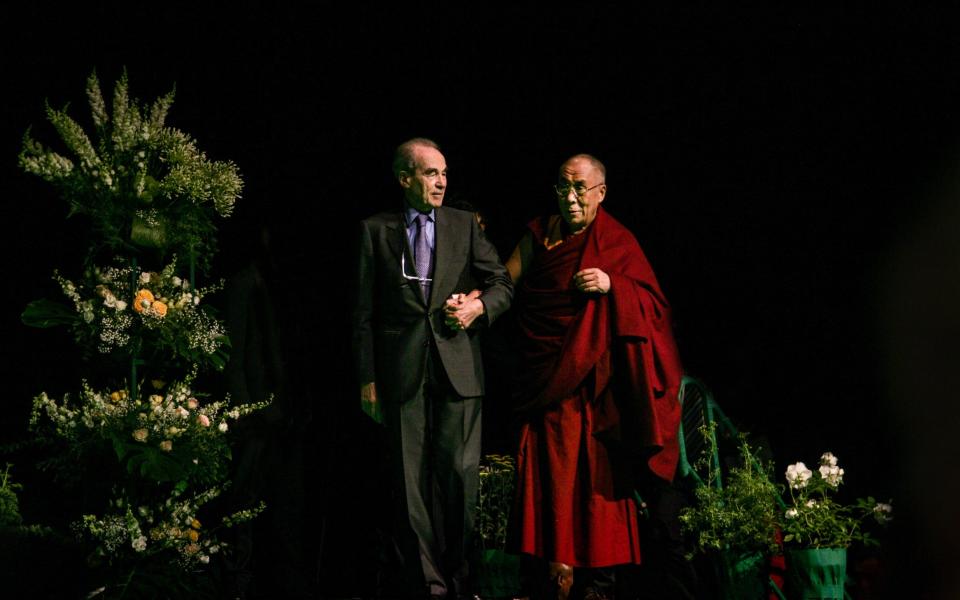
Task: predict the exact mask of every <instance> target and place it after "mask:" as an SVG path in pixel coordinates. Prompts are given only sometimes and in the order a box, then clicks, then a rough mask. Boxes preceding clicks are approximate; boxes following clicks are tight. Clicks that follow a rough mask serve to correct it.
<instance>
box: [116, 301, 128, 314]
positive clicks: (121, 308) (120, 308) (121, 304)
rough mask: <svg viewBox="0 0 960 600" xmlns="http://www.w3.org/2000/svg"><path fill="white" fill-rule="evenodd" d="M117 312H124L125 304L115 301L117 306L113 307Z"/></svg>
mask: <svg viewBox="0 0 960 600" xmlns="http://www.w3.org/2000/svg"><path fill="white" fill-rule="evenodd" d="M114 308H116V309H117V310H118V311H121V310H126V308H127V303H126V302H125V301H123V300H117V304H116V305H115V306H114Z"/></svg>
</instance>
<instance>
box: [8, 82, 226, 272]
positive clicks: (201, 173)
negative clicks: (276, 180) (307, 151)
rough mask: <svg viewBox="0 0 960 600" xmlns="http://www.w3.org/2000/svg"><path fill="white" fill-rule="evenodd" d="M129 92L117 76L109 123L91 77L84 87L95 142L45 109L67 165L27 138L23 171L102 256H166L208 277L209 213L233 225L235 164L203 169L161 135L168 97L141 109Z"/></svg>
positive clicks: (167, 134)
mask: <svg viewBox="0 0 960 600" xmlns="http://www.w3.org/2000/svg"><path fill="white" fill-rule="evenodd" d="M128 87H129V85H128V80H127V75H126V73H124V74H123V75H122V76H121V77H120V79H119V80H118V81H117V83H116V86H115V88H114V92H113V102H112V105H111V110H112V114H111V110H108V108H107V103H106V102H105V101H104V98H103V93H102V91H101V88H100V82H99V80H98V79H97V75H96V73H93V74H91V75H90V77H89V78H88V79H87V86H86V95H87V100H88V102H89V104H90V112H91V116H92V119H93V125H94V132H95V135H94V136H92V137H91V136H88V135H87V133H86V132H85V131H84V129H83V127H81V126H80V124H79V123H77V122H76V121H75V120H74V119H73V118H71V117H70V116H69V115H68V114H67V111H66V109H63V110H56V109H54V108H51V107H50V106H49V105H48V106H47V109H46V112H47V120H48V121H49V122H50V123H51V124H52V125H53V127H54V129H55V130H56V131H57V133H58V134H59V135H60V138H61V140H62V141H63V144H64V145H65V146H66V149H67V152H68V154H69V156H65V155H63V154H61V153H59V152H56V151H54V150H50V149H48V148H46V147H44V146H43V145H42V144H41V143H39V142H37V141H36V140H34V139H33V137H32V136H31V133H30V132H29V131H28V132H27V133H26V135H25V136H24V139H23V149H22V150H21V152H20V158H19V162H20V166H21V168H23V169H24V170H25V171H26V172H28V173H32V174H34V175H37V176H39V177H41V178H43V180H44V181H47V182H50V183H52V184H53V185H54V186H56V188H57V189H58V190H59V191H60V192H61V194H62V195H63V197H64V199H65V200H66V201H67V202H68V204H69V206H70V214H83V215H87V216H88V217H90V219H91V224H92V226H93V230H94V232H95V234H97V236H98V238H99V239H100V240H101V244H102V245H103V246H105V247H106V248H107V249H108V250H110V251H113V252H117V251H123V252H128V251H131V250H136V249H137V248H138V247H139V248H156V249H171V250H172V251H173V252H176V253H178V254H179V255H180V256H181V257H183V258H184V260H186V259H187V258H188V257H193V259H194V260H195V261H196V263H197V265H198V266H199V267H200V268H202V269H206V268H208V267H209V257H210V256H212V254H213V252H214V250H215V240H214V238H213V232H214V231H215V227H214V226H213V223H212V220H211V216H212V215H211V213H216V214H217V215H219V216H221V217H227V216H229V215H230V213H231V211H232V210H233V205H234V203H235V202H236V200H237V198H239V197H240V192H241V190H242V189H243V180H242V179H241V178H240V175H239V174H238V172H237V168H236V166H235V165H234V164H233V163H231V162H229V161H226V162H222V161H212V160H210V159H208V158H207V156H206V155H205V154H204V153H203V152H202V151H200V150H199V149H198V148H197V146H196V143H195V142H194V141H193V139H192V138H191V137H190V136H188V135H187V134H185V133H183V132H182V131H179V130H177V129H174V128H171V127H167V126H166V125H165V121H166V117H167V113H168V111H169V109H170V106H171V105H172V104H173V99H174V92H173V91H171V92H170V93H168V94H166V95H164V96H162V97H160V98H158V99H157V100H156V101H154V102H153V104H152V105H151V106H150V108H149V109H147V108H146V107H141V106H140V105H139V104H138V103H137V102H136V101H134V100H132V99H131V98H130V96H129V89H128ZM96 249H97V248H95V250H96Z"/></svg>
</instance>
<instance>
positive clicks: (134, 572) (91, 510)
mask: <svg viewBox="0 0 960 600" xmlns="http://www.w3.org/2000/svg"><path fill="white" fill-rule="evenodd" d="M128 92H129V90H128V82H127V76H126V74H125V73H124V75H123V76H121V78H120V79H119V81H118V82H117V83H116V86H115V88H114V94H113V102H112V105H111V107H110V110H109V111H108V109H107V104H106V102H105V101H104V99H103V95H102V93H101V90H100V84H99V81H98V79H97V77H96V74H93V75H91V76H90V77H89V78H88V79H87V85H86V96H87V99H88V101H89V104H90V109H91V113H92V118H93V126H94V127H93V135H92V136H88V135H87V133H86V132H85V131H84V129H83V128H82V127H81V126H80V124H79V123H77V122H76V121H74V120H73V119H72V118H71V117H69V116H68V115H67V113H66V109H64V110H54V109H52V108H50V107H49V106H48V107H47V110H46V113H47V120H48V121H49V122H50V123H51V124H52V125H53V127H54V129H55V130H56V131H57V133H58V134H59V136H60V138H61V140H62V142H63V145H64V146H65V147H66V149H67V153H66V155H64V154H61V153H59V152H57V151H54V150H50V149H47V148H45V147H44V146H42V145H41V144H40V143H39V142H37V141H35V140H34V139H33V138H32V137H31V135H30V132H28V133H27V134H26V135H25V137H24V142H23V149H22V151H21V153H20V166H21V167H22V168H23V169H24V170H25V171H26V172H27V173H30V174H33V175H37V176H39V177H41V178H42V179H44V180H45V181H47V182H50V183H52V184H53V185H54V186H55V187H56V188H57V189H58V190H59V191H60V193H61V195H62V196H63V198H64V199H65V200H66V201H67V203H68V205H69V207H70V214H71V215H72V214H79V215H84V216H85V217H86V218H88V219H89V222H90V225H91V230H92V231H91V233H92V234H93V235H92V238H91V246H90V247H89V249H88V252H87V254H86V256H85V257H84V259H83V265H82V268H81V270H80V271H81V273H82V275H81V276H80V277H79V278H73V279H71V278H67V277H64V276H62V275H61V274H60V273H59V272H55V275H54V279H55V280H56V281H57V282H58V284H59V286H60V289H61V291H62V292H63V293H64V294H65V296H66V297H67V299H68V300H69V304H64V303H62V302H53V301H49V300H38V301H36V302H33V303H31V304H30V305H29V306H28V307H27V309H26V310H25V311H24V313H23V321H24V322H25V323H26V324H28V325H33V326H38V327H52V326H56V325H66V326H68V327H69V328H70V329H71V331H72V333H73V336H74V338H75V340H76V342H77V343H78V345H79V346H80V347H81V349H82V350H83V352H84V357H85V358H86V359H87V360H88V361H89V362H90V363H100V364H101V365H103V366H105V367H108V368H106V369H102V368H101V369H93V370H92V375H91V378H96V379H97V381H95V382H94V383H93V384H91V383H90V382H88V381H87V380H84V381H83V382H82V389H81V391H80V393H79V394H77V395H76V396H71V395H70V394H68V395H66V396H64V397H63V398H62V399H54V398H52V397H50V396H49V395H48V394H47V393H46V392H44V393H41V394H39V395H38V396H36V397H35V398H34V399H33V410H32V413H31V418H30V431H31V433H32V434H33V436H34V439H36V440H40V441H44V442H46V443H48V444H49V445H51V446H53V447H54V452H53V455H52V457H51V458H49V459H46V460H42V461H39V466H40V468H41V469H42V470H43V469H49V468H56V467H60V468H58V469H57V471H58V472H57V476H58V478H59V481H60V482H61V483H65V484H67V485H68V486H69V484H71V483H73V484H74V485H77V484H82V485H83V488H82V489H83V491H84V494H83V496H82V498H83V507H82V510H80V511H77V512H79V513H81V514H79V515H78V517H77V519H76V520H75V521H74V525H73V529H74V531H75V532H76V533H78V534H80V535H81V538H82V540H83V542H84V544H85V545H86V547H87V549H88V550H90V552H89V555H88V559H87V563H88V565H89V566H94V567H97V566H104V567H106V569H105V570H102V571H98V572H97V574H96V575H93V576H92V578H91V579H90V580H91V581H99V582H102V583H104V585H103V587H100V588H98V589H96V590H94V591H93V592H91V593H90V594H88V597H93V596H97V597H127V598H129V597H164V598H166V597H196V596H197V595H198V593H200V592H199V588H197V587H196V585H200V584H201V583H202V582H203V581H206V582H207V584H209V576H207V577H206V578H204V577H202V576H201V575H200V574H201V573H202V569H201V567H202V566H203V565H204V564H206V563H209V562H211V561H212V557H213V556H215V555H217V554H218V553H220V552H222V551H223V549H224V547H225V544H224V543H223V542H222V541H219V540H218V538H217V535H216V532H217V530H218V529H220V528H222V527H230V526H233V525H236V524H238V523H242V522H244V521H247V520H250V519H252V518H254V517H255V516H256V515H257V514H258V513H259V512H260V511H262V510H263V505H262V503H261V504H259V505H256V506H252V507H249V506H248V507H241V508H243V509H242V510H239V511H235V512H232V513H229V514H227V515H226V516H222V515H223V513H224V507H222V506H207V504H208V503H210V501H211V500H213V499H214V498H216V497H217V496H219V495H220V494H221V493H222V491H223V490H224V489H225V488H226V487H227V486H228V485H229V482H228V481H227V476H228V466H229V460H230V444H229V439H228V435H229V432H230V430H231V427H230V424H231V423H232V422H233V421H235V420H237V419H240V418H242V417H243V416H244V415H247V414H249V413H251V412H254V411H256V410H259V409H262V408H264V407H265V406H266V405H267V404H268V403H269V400H265V401H263V402H258V403H251V404H245V405H239V406H237V405H231V403H230V399H229V398H226V399H224V400H223V401H216V402H214V401H210V400H209V399H208V398H207V395H205V394H202V393H201V392H199V391H197V390H195V389H194V386H193V383H194V381H195V380H196V378H197V376H198V374H199V373H200V372H201V371H204V370H209V369H222V368H223V367H224V365H225V363H226V360H227V350H228V349H229V339H228V337H227V335H226V331H225V328H224V325H223V324H222V323H221V321H220V320H219V319H217V317H216V315H215V312H214V311H213V309H212V308H211V307H210V306H208V305H207V304H206V303H205V302H204V300H205V299H206V297H207V296H208V295H209V294H211V293H213V292H215V291H218V290H219V289H221V288H222V287H223V283H222V282H218V283H215V284H213V285H208V286H205V287H202V286H201V287H198V286H196V285H195V277H196V275H197V272H198V271H199V273H200V274H201V275H206V272H207V270H208V268H209V266H210V264H211V259H212V256H213V254H214V253H215V251H216V239H215V237H214V235H213V234H214V232H215V231H216V227H215V226H214V218H216V217H227V216H229V215H230V213H231V211H232V209H233V205H234V203H235V201H236V200H237V199H238V198H239V196H240V191H241V189H242V180H241V179H240V176H239V174H238V173H237V169H236V167H235V166H234V165H233V163H231V162H217V161H211V160H209V159H208V158H207V157H206V155H205V154H204V153H203V152H201V151H200V150H199V149H198V148H197V146H196V144H195V142H194V141H193V140H192V139H191V138H190V137H189V136H188V135H186V134H185V133H183V132H181V131H179V130H176V129H173V128H171V127H168V126H166V125H165V120H166V116H167V112H168V110H169V108H170V106H171V104H172V102H173V92H170V93H169V94H167V95H165V96H163V97H161V98H159V99H158V100H156V101H155V102H153V103H152V105H150V106H149V108H146V107H144V106H143V105H141V104H140V103H138V102H137V101H135V100H133V99H131V98H130V97H129V93H128ZM160 265H162V266H160ZM71 304H72V306H71ZM123 363H126V364H123ZM121 365H122V370H118V369H117V367H120V366H121ZM138 369H139V370H138ZM111 371H112V373H111ZM125 374H126V375H127V376H124V375H125ZM218 515H221V516H218ZM203 522H207V523H216V525H214V526H213V527H205V526H203V525H202V523H203ZM91 548H92V549H91ZM208 575H209V574H208Z"/></svg>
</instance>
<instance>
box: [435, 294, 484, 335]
mask: <svg viewBox="0 0 960 600" xmlns="http://www.w3.org/2000/svg"><path fill="white" fill-rule="evenodd" d="M443 312H444V314H445V315H446V318H445V321H446V323H447V326H448V327H450V328H451V329H454V330H459V329H467V328H469V327H470V326H471V325H473V322H474V321H475V320H476V319H477V317H479V316H480V315H482V314H483V302H481V301H480V290H473V291H472V292H470V293H469V294H451V295H450V297H449V298H447V301H446V303H445V304H444V305H443Z"/></svg>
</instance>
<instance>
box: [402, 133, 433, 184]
mask: <svg viewBox="0 0 960 600" xmlns="http://www.w3.org/2000/svg"><path fill="white" fill-rule="evenodd" d="M417 146H426V147H427V148H433V149H434V150H438V151H439V150H440V146H438V145H437V143H436V142H435V141H433V140H428V139H427V138H421V137H417V138H413V139H410V140H407V141H405V142H404V143H402V144H400V145H399V146H397V149H396V150H395V151H394V153H393V176H394V177H400V172H401V171H406V172H407V173H413V172H414V171H416V169H417V163H416V161H415V160H414V156H413V150H414V148H416V147H417Z"/></svg>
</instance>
